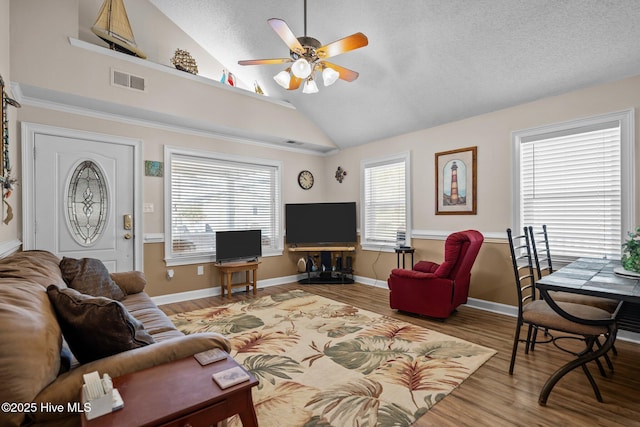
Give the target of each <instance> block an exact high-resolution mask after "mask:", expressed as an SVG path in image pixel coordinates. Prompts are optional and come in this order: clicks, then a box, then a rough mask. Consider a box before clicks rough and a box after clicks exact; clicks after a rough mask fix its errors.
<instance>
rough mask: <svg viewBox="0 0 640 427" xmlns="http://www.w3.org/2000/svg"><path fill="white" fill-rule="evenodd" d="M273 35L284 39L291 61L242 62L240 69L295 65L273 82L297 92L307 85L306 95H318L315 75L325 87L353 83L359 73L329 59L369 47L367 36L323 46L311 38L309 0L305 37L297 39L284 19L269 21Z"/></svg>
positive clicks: (305, 13)
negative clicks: (308, 31) (247, 66)
mask: <svg viewBox="0 0 640 427" xmlns="http://www.w3.org/2000/svg"><path fill="white" fill-rule="evenodd" d="M267 22H268V23H269V25H270V26H271V28H273V31H275V32H276V34H278V36H280V38H281V39H282V41H284V42H285V44H286V45H287V46H288V47H289V56H290V57H289V58H273V59H249V60H245V61H238V64H240V65H264V64H284V63H290V62H291V63H292V64H291V66H290V67H287V69H285V70H283V71H281V72H279V73H278V74H276V75H275V76H274V77H273V78H274V80H275V81H276V82H277V83H278V84H279V85H280V86H282V87H283V88H285V89H288V90H295V89H298V88H299V87H300V85H301V84H302V82H304V85H303V88H302V92H304V93H316V92H318V85H317V84H316V82H315V77H314V76H315V73H316V72H319V73H322V80H323V82H324V85H325V86H329V85H332V84H333V83H335V82H336V80H338V78H340V79H342V80H345V81H347V82H352V81H354V80H355V79H357V78H358V73H357V72H355V71H353V70H349V69H348V68H344V67H341V66H339V65H336V64H333V63H331V62H327V61H326V59H328V58H331V57H334V56H336V55H339V54H341V53H345V52H349V51H350V50H355V49H358V48H361V47H364V46H366V45H368V44H369V40H368V39H367V36H365V35H364V34H362V33H355V34H352V35H350V36H347V37H345V38H342V39H340V40H336V41H334V42H331V43H329V44H326V45H322V44H321V43H320V42H319V41H318V40H317V39H315V38H313V37H308V36H307V0H304V36H302V37H296V36H295V35H294V34H293V32H292V31H291V29H290V28H289V26H288V25H287V23H286V22H285V21H283V20H282V19H278V18H271V19H269V20H267Z"/></svg>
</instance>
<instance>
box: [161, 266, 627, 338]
mask: <svg viewBox="0 0 640 427" xmlns="http://www.w3.org/2000/svg"><path fill="white" fill-rule="evenodd" d="M304 277H306V275H305V274H298V275H293V276H284V277H276V278H273V279H265V280H258V288H266V287H269V286H276V285H284V284H286V283H292V282H297V281H298V280H299V279H302V278H304ZM354 280H355V281H356V282H357V283H361V284H363V285H367V286H373V287H376V288H382V289H387V281H386V280H377V279H372V278H369V277H364V276H354ZM242 292H244V290H242ZM217 295H220V287H218V286H216V287H215V288H207V289H198V290H196V291H188V292H179V293H175V294H169V295H161V296H157V297H152V298H151V299H152V300H153V302H155V303H156V304H157V305H162V304H170V303H173V302H180V301H188V300H192V299H198V298H205V297H211V296H217ZM465 305H466V306H467V307H471V308H476V309H478V310H484V311H489V312H491V313H496V314H503V315H505V316H509V317H516V316H517V315H518V308H517V307H516V306H513V305H508V304H501V303H498V302H493V301H486V300H481V299H477V298H469V299H468V301H467V303H466V304H465ZM617 339H619V340H621V341H629V342H632V343H635V344H640V333H635V332H629V331H622V330H619V331H618V337H617Z"/></svg>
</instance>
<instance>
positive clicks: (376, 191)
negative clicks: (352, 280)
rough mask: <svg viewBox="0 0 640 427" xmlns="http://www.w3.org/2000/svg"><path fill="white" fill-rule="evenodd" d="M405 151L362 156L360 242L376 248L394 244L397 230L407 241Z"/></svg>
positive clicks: (365, 246)
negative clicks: (366, 157) (393, 153)
mask: <svg viewBox="0 0 640 427" xmlns="http://www.w3.org/2000/svg"><path fill="white" fill-rule="evenodd" d="M409 158H410V156H409V153H408V152H407V153H403V154H400V155H397V156H393V157H387V158H382V159H370V160H363V161H362V163H361V166H360V170H361V182H362V195H361V199H362V200H361V203H360V206H361V210H362V212H361V221H360V244H361V245H362V247H363V249H371V250H379V249H383V248H392V247H395V246H396V242H397V236H398V232H404V233H406V244H407V245H410V244H411V220H410V218H411V203H410V197H409V194H410V185H409V181H410V180H409V177H410V173H409Z"/></svg>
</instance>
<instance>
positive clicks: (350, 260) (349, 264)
mask: <svg viewBox="0 0 640 427" xmlns="http://www.w3.org/2000/svg"><path fill="white" fill-rule="evenodd" d="M352 268H353V258H351V257H350V256H348V257H347V263H346V265H345V270H351V269H352Z"/></svg>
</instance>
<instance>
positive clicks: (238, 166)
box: [165, 148, 282, 265]
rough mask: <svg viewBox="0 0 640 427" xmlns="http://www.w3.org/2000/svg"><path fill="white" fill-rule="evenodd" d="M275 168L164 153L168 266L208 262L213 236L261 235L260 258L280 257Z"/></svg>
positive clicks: (215, 157)
mask: <svg viewBox="0 0 640 427" xmlns="http://www.w3.org/2000/svg"><path fill="white" fill-rule="evenodd" d="M280 169H281V165H280V162H272V161H267V160H262V159H251V158H244V157H236V156H230V155H222V154H218V153H210V152H201V151H187V150H181V149H177V148H165V170H166V171H167V172H168V173H167V177H166V182H165V192H166V195H165V200H167V210H166V212H165V230H169V237H168V238H166V239H165V254H166V258H167V264H168V265H176V264H188V263H195V262H210V261H213V260H214V256H215V251H216V248H215V237H216V231H228V230H249V229H260V230H262V253H263V255H265V256H268V255H276V254H279V253H281V252H282V226H281V202H280V200H281V195H280V188H281V187H280Z"/></svg>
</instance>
